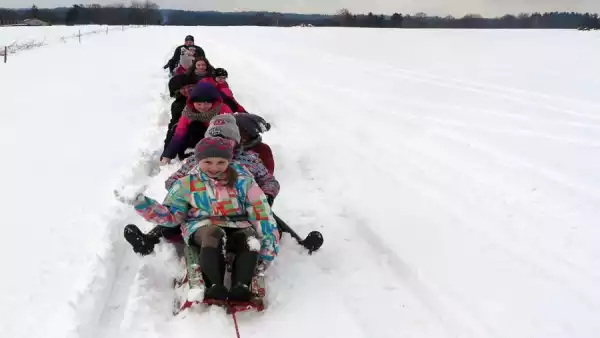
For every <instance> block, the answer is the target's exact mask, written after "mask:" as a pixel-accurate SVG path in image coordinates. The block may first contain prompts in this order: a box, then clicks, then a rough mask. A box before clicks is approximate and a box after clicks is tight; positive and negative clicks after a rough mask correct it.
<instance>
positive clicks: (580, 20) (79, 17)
mask: <svg viewBox="0 0 600 338" xmlns="http://www.w3.org/2000/svg"><path fill="white" fill-rule="evenodd" d="M27 18H37V19H40V20H42V21H45V22H48V23H50V24H55V25H86V24H98V25H177V26H197V25H202V26H248V25H254V26H298V25H312V26H316V27H371V28H486V29H550V28H553V29H573V28H579V29H600V19H599V17H598V14H597V13H576V12H546V13H521V14H518V15H511V14H507V15H504V16H502V17H495V18H484V17H483V16H481V15H478V14H468V15H465V16H463V17H461V18H455V17H453V16H445V17H440V16H429V15H427V14H425V13H416V14H414V15H409V14H401V13H394V14H392V15H384V14H374V13H368V14H354V13H351V12H350V11H349V10H347V9H341V10H340V11H338V13H337V14H335V15H322V14H292V13H276V12H234V13H223V12H214V11H203V12H200V11H186V10H171V9H160V8H159V6H158V5H157V4H155V3H153V2H151V1H148V0H147V1H144V2H136V1H134V2H132V3H131V4H129V5H124V4H116V5H108V6H102V5H97V4H92V5H78V4H76V5H73V6H72V7H70V8H65V7H59V8H53V9H40V8H38V7H37V6H35V5H34V6H32V7H31V8H27V9H0V22H4V23H6V22H11V23H14V22H17V21H21V20H24V19H27Z"/></svg>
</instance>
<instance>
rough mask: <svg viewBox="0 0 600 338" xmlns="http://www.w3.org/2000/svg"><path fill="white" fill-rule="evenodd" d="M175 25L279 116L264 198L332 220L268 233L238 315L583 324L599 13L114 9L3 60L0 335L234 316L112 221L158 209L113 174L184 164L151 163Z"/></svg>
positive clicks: (331, 329) (248, 101)
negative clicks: (114, 29) (324, 16)
mask: <svg viewBox="0 0 600 338" xmlns="http://www.w3.org/2000/svg"><path fill="white" fill-rule="evenodd" d="M187 34H192V35H194V36H195V37H196V43H197V44H198V45H200V46H201V47H203V48H204V49H205V51H206V53H207V56H208V59H209V60H210V61H211V63H213V64H214V65H215V66H217V67H224V68H226V69H227V70H228V72H229V76H230V77H229V83H230V85H231V88H232V90H233V92H234V94H235V96H236V98H237V100H238V101H239V102H240V103H241V104H242V105H244V106H245V107H246V108H247V109H248V110H249V111H250V112H253V113H257V114H260V115H261V116H263V117H264V118H265V119H267V120H268V121H269V122H271V124H272V126H273V128H272V129H271V131H269V132H268V133H266V134H265V135H264V140H265V142H267V143H268V144H269V145H270V146H271V147H272V148H273V151H274V155H275V160H276V169H275V174H276V178H277V179H278V180H279V181H280V183H281V187H282V191H281V194H280V195H279V196H278V198H277V200H276V203H275V206H274V210H275V211H276V212H277V214H278V215H280V216H281V217H282V218H283V219H284V220H286V221H287V222H288V223H289V224H290V225H291V226H292V227H293V228H294V229H295V230H296V231H297V232H299V233H300V234H301V235H306V234H307V233H308V231H310V230H313V229H316V230H319V231H321V232H322V233H323V235H324V237H325V243H324V245H323V247H322V248H321V250H319V251H318V252H316V253H315V254H313V255H308V254H307V253H306V251H305V250H303V249H302V248H300V247H299V246H298V245H297V244H296V243H295V241H294V240H293V239H292V238H290V237H289V236H287V235H286V236H285V237H284V239H283V243H282V250H281V253H280V255H279V257H278V258H277V260H276V262H275V264H274V265H273V266H272V267H271V268H270V270H269V275H268V278H267V283H268V297H269V308H268V310H267V311H265V312H263V313H243V314H239V315H238V321H239V326H240V333H241V336H242V337H243V338H259V337H286V338H300V337H302V338H305V337H313V338H318V337H344V338H367V337H377V338H397V337H419V338H423V337H428V338H433V337H439V338H445V337H461V338H483V337H490V338H506V337H510V338H548V337H552V338H572V337H577V338H597V337H600V321H598V318H600V288H599V287H598V285H600V247H599V246H598V243H600V227H599V226H598V225H599V224H598V220H599V219H600V208H598V205H599V203H600V156H598V154H600V97H599V96H598V95H597V88H598V87H599V86H600V79H599V78H598V77H594V76H591V74H598V73H600V64H599V63H598V62H597V60H595V58H594V55H598V54H599V53H600V46H599V45H598V44H597V40H598V37H599V35H598V33H597V32H578V31H520V30H519V31H485V30H479V31H469V30H387V29H351V28H346V29H321V28H299V27H298V28H260V27H243V28H242V27H186V28H183V27H147V28H139V29H131V30H127V31H124V32H121V33H119V34H111V35H106V36H102V35H99V36H92V37H89V38H88V39H86V41H85V43H83V44H77V43H66V44H60V45H55V46H47V47H43V48H39V49H35V50H31V51H24V52H22V53H19V54H18V55H17V56H15V57H13V58H12V59H11V62H10V63H9V64H5V65H3V66H2V67H0V79H2V80H1V81H2V82H1V83H2V86H3V88H2V90H3V91H2V92H3V94H2V105H3V109H2V110H3V114H2V115H1V116H0V121H1V122H0V141H1V144H0V146H1V150H2V151H3V154H4V156H5V158H6V159H7V161H5V162H4V166H3V170H2V175H1V176H0V177H1V178H0V179H1V182H0V184H1V186H2V187H4V188H5V190H4V191H5V193H4V194H3V195H4V197H3V201H2V202H3V205H4V207H5V209H3V210H6V214H5V218H4V238H5V240H4V243H3V245H2V246H0V257H2V258H0V259H1V260H2V262H1V263H2V266H3V276H4V277H3V278H2V279H1V280H0V290H1V293H0V328H1V330H0V331H1V332H2V334H0V335H1V336H2V337H11V338H31V337H42V336H43V337H69V338H78V337H81V338H109V337H124V338H125V337H127V338H134V337H145V338H150V337H177V338H185V337H235V330H234V328H233V323H232V318H231V316H228V315H226V314H225V313H224V311H223V310H222V309H217V308H211V309H209V310H206V311H199V310H198V311H191V312H187V313H185V314H182V315H180V316H177V317H173V316H172V314H171V311H172V299H173V290H172V288H171V283H172V278H173V277H174V276H175V275H176V274H177V273H179V271H180V266H179V263H178V262H177V260H176V258H175V257H176V256H175V252H174V250H173V248H171V247H170V246H169V245H168V244H161V245H160V246H159V247H158V249H157V251H156V253H155V254H153V255H151V256H148V257H143V258H142V257H139V256H137V255H135V254H134V253H133V252H132V251H131V249H130V247H129V245H128V244H127V243H126V242H125V241H124V240H123V239H122V229H123V227H124V226H125V225H126V224H127V223H136V224H139V225H140V226H141V227H142V228H143V229H144V230H148V229H150V227H151V225H150V224H148V223H146V222H144V221H143V220H142V219H141V218H140V217H138V216H136V215H135V213H134V212H133V210H131V208H129V207H127V206H124V205H121V204H119V203H118V202H116V201H115V200H114V197H113V196H112V191H113V188H115V187H116V186H118V185H120V184H144V183H147V184H150V188H149V190H148V192H147V193H148V195H149V196H152V197H154V198H156V199H158V200H161V199H162V198H163V197H164V195H165V193H166V191H165V190H164V179H165V178H166V177H168V175H169V174H170V173H172V172H173V171H174V170H176V169H177V163H174V164H171V165H169V166H166V167H165V168H163V170H162V171H161V173H160V174H158V175H157V176H154V177H149V176H148V175H146V173H147V171H148V168H149V167H150V165H149V163H151V161H153V160H156V158H157V154H159V153H160V151H161V150H162V146H163V139H164V134H165V131H166V125H167V122H168V120H169V117H170V116H169V114H170V112H169V106H170V100H169V98H168V95H167V89H166V83H167V81H168V77H167V74H166V73H165V72H164V71H163V70H162V65H164V63H165V62H166V60H167V59H168V58H169V57H170V55H171V54H172V51H173V49H174V48H175V47H176V45H177V44H179V43H180V42H181V41H182V40H183V37H185V36H186V35H187ZM42 61H43V62H47V63H48V65H46V66H40V67H43V68H44V71H40V70H39V68H35V67H33V68H32V65H33V64H39V62H42ZM50 65H51V66H50ZM27 79H34V80H31V81H33V82H29V81H28V80H27Z"/></svg>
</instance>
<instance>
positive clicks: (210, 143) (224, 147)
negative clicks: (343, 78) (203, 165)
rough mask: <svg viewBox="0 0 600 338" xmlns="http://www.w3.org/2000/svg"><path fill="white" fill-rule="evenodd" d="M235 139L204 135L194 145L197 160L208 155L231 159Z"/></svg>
mask: <svg viewBox="0 0 600 338" xmlns="http://www.w3.org/2000/svg"><path fill="white" fill-rule="evenodd" d="M234 146H235V141H233V140H229V139H224V138H220V137H205V138H203V139H202V140H200V142H198V144H196V147H195V149H194V150H195V154H194V156H195V157H196V160H197V161H201V160H203V159H205V158H208V157H219V158H224V159H227V160H228V161H231V160H232V159H233V148H234Z"/></svg>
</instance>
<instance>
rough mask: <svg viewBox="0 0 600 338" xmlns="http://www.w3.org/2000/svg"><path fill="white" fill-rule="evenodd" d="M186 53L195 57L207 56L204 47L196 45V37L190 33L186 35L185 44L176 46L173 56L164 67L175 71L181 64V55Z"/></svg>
mask: <svg viewBox="0 0 600 338" xmlns="http://www.w3.org/2000/svg"><path fill="white" fill-rule="evenodd" d="M186 54H187V55H190V56H194V57H197V56H202V57H206V54H205V53H204V49H202V48H201V47H200V46H196V45H195V44H194V37H193V36H191V35H188V36H186V37H185V42H184V44H183V45H181V46H178V47H177V48H175V52H174V53H173V57H171V59H170V60H169V61H168V62H167V64H166V65H165V66H164V67H163V69H167V68H169V72H171V73H173V71H174V70H175V68H177V66H178V65H179V62H180V60H181V57H182V56H183V55H186Z"/></svg>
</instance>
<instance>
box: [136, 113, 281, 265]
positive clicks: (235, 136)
mask: <svg viewBox="0 0 600 338" xmlns="http://www.w3.org/2000/svg"><path fill="white" fill-rule="evenodd" d="M240 115H242V114H234V115H218V116H215V117H213V118H212V120H211V121H210V126H209V127H208V129H207V130H206V134H205V137H222V138H225V139H229V140H232V141H235V142H236V147H235V148H234V155H233V161H234V162H235V163H238V164H241V165H242V166H243V167H244V168H246V169H247V170H248V171H249V172H250V174H252V176H253V177H254V179H255V180H256V183H257V184H258V186H259V187H260V188H261V189H262V191H263V192H264V193H265V195H266V196H267V201H268V202H269V205H272V204H273V202H274V200H275V198H276V197H277V195H278V194H279V189H280V185H279V182H278V181H277V179H275V177H274V176H273V175H272V174H271V173H269V171H268V170H267V169H266V168H265V166H264V164H263V162H262V161H261V159H260V158H259V157H258V155H257V154H256V153H253V152H249V151H247V150H245V149H244V148H243V146H242V145H241V144H240V141H241V137H240V131H239V127H238V124H236V117H237V118H238V119H239V116H240ZM243 115H247V114H243ZM197 165H198V161H197V160H196V158H195V157H194V156H191V157H189V158H187V159H185V161H184V162H183V165H182V166H181V168H179V170H177V171H176V172H175V173H173V174H172V175H171V176H170V177H169V178H168V179H167V180H166V181H165V189H167V190H170V189H171V188H172V186H173V184H174V183H175V182H176V181H177V180H179V179H180V178H182V177H185V176H186V175H189V173H190V172H192V171H193V170H194V168H195V167H196V166H197ZM163 237H164V238H165V239H166V240H167V241H168V242H171V243H179V242H181V231H179V229H177V228H168V227H164V226H161V225H157V226H155V227H154V228H153V229H151V230H150V231H149V232H148V233H146V234H144V233H143V232H142V231H141V230H140V229H139V228H138V227H137V226H136V225H135V224H130V225H128V226H127V227H126V228H125V239H126V240H127V241H128V242H129V243H130V244H131V246H132V247H133V251H135V252H137V253H139V254H142V255H149V254H151V253H152V252H153V251H154V246H155V245H156V244H158V243H160V239H161V238H163Z"/></svg>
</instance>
